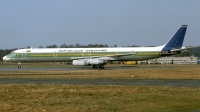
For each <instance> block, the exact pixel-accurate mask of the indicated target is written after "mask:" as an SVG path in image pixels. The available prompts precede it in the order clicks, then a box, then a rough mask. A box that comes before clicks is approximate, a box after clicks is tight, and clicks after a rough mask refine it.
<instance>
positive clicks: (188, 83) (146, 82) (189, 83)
mask: <svg viewBox="0 0 200 112" xmlns="http://www.w3.org/2000/svg"><path fill="white" fill-rule="evenodd" d="M174 67H176V66H165V65H164V66H150V65H149V66H134V65H133V66H124V65H123V66H107V67H105V69H104V70H119V69H138V68H140V69H141V68H157V69H158V68H174ZM40 70H58V71H60V70H64V71H65V70H75V71H77V70H97V69H93V68H92V67H91V66H68V65H66V66H61V67H60V66H48V65H47V66H43V67H28V66H25V65H24V66H22V68H21V69H18V68H17V66H16V67H13V66H12V67H3V66H2V67H1V68H0V71H40ZM0 84H75V85H133V86H170V87H200V80H188V79H181V80H177V79H162V80H161V79H37V78H0Z"/></svg>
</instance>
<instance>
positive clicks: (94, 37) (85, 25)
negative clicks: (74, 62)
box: [0, 0, 200, 49]
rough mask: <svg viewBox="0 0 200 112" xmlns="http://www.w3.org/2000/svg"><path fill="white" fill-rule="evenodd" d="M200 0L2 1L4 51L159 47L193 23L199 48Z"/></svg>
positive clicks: (189, 38)
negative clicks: (75, 46) (95, 46)
mask: <svg viewBox="0 0 200 112" xmlns="http://www.w3.org/2000/svg"><path fill="white" fill-rule="evenodd" d="M199 5H200V0H0V49H12V48H23V47H24V48H25V47H27V46H30V47H32V48H37V47H39V46H44V47H46V46H47V45H53V44H56V45H58V46H60V45H62V44H67V45H69V44H76V43H79V44H82V45H88V44H107V45H109V46H113V45H114V44H116V45H118V46H119V47H120V46H127V45H139V46H159V45H163V44H165V43H166V42H167V41H168V40H169V39H170V38H171V37H172V35H173V34H174V33H175V32H176V30H177V29H178V28H179V27H180V26H181V25H188V29H187V32H186V35H185V40H184V43H183V45H184V46H199V45H200V43H199V42H200V7H199Z"/></svg>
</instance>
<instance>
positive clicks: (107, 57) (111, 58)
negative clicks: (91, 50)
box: [71, 53, 136, 60]
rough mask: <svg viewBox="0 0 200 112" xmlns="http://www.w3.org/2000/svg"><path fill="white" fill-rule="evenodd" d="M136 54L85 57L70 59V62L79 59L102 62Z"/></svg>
mask: <svg viewBox="0 0 200 112" xmlns="http://www.w3.org/2000/svg"><path fill="white" fill-rule="evenodd" d="M135 54H136V53H129V54H114V55H105V56H86V57H71V59H72V60H79V59H95V58H98V59H103V60H115V57H122V56H130V55H135Z"/></svg>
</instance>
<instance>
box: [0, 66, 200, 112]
mask: <svg viewBox="0 0 200 112" xmlns="http://www.w3.org/2000/svg"><path fill="white" fill-rule="evenodd" d="M46 66H48V67H52V68H58V67H72V66H66V65H64V64H53V63H52V64H49V63H23V67H46ZM107 66H109V67H112V66H121V65H107ZM125 66H128V65H125ZM150 66H151V67H150ZM150 66H149V65H134V66H132V67H133V68H134V69H131V70H125V69H124V70H123V69H122V70H101V71H98V70H78V71H72V70H63V71H59V70H52V71H44V70H40V71H23V70H16V71H0V78H69V79H70V78H82V79H88V78H90V79H97V78H110V79H114V78H115V79H116V78H118V79H122V78H126V79H133V78H134V79H193V80H195V79H200V69H199V67H200V66H198V65H150ZM0 67H1V68H7V67H16V63H6V64H5V63H0ZM73 67H74V66H73ZM122 67H123V66H122ZM199 110H200V88H193V87H157V86H122V85H118V86H117V85H110V86H108V85H106V86H101V85H68V84H57V85H54V84H52V85H47V84H46V85H45V84H24V85H21V84H16V85H14V84H0V111H2V112H8V111H12V112H17V111H20V112H26V111H33V112H38V111H39V112H80V111H81V112H197V111H199Z"/></svg>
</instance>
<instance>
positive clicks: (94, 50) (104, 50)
mask: <svg viewBox="0 0 200 112" xmlns="http://www.w3.org/2000/svg"><path fill="white" fill-rule="evenodd" d="M58 52H107V49H88V50H58Z"/></svg>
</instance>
